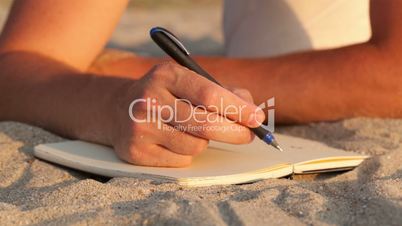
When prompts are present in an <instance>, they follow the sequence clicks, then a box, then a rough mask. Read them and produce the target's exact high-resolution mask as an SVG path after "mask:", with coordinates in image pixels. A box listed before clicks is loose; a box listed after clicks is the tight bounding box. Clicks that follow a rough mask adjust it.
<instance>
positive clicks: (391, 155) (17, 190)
mask: <svg viewBox="0 0 402 226" xmlns="http://www.w3.org/2000/svg"><path fill="white" fill-rule="evenodd" d="M279 131H280V132H281V133H285V134H290V135H294V136H298V137H304V138H309V139H314V140H320V141H322V142H324V143H326V144H328V145H330V146H334V147H337V148H343V149H345V150H349V151H355V152H359V153H365V154H370V155H371V156H372V158H371V159H369V160H366V161H365V162H364V163H363V164H362V165H361V166H359V167H358V168H356V169H355V170H352V171H349V172H345V173H328V174H320V175H305V176H301V175H296V176H294V177H293V178H282V179H270V180H263V181H260V182H256V183H252V184H244V185H231V186H213V187H205V188H187V187H182V186H179V185H176V184H173V183H167V182H165V181H158V180H151V179H149V178H146V177H144V176H139V177H136V178H112V179H110V178H103V177H98V176H94V175H89V174H87V173H82V172H78V171H75V170H71V169H67V168H64V167H60V166H57V165H54V164H50V163H47V162H44V161H41V160H38V159H35V158H34V157H33V156H32V151H33V147H34V146H35V145H37V144H40V143H46V142H57V141H61V140H63V139H62V138H60V137H58V136H56V135H53V134H51V133H49V132H46V131H44V130H42V129H39V128H35V127H32V126H28V125H25V124H21V123H15V122H1V123H0V222H1V225H14V224H15V225H28V224H29V225H44V224H46V225H60V224H74V225H86V224H110V225H116V224H144V225H146V224H156V225H200V224H202V225H267V224H270V225H305V224H313V225H322V224H326V225H401V223H402V164H401V163H402V147H401V134H402V120H380V119H366V118H356V119H350V120H345V121H340V122H335V123H318V124H310V125H303V126H292V127H281V128H279Z"/></svg>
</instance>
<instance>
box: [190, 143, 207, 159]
mask: <svg viewBox="0 0 402 226" xmlns="http://www.w3.org/2000/svg"><path fill="white" fill-rule="evenodd" d="M208 143H209V142H208V140H205V139H199V140H198V141H197V142H195V143H194V144H193V150H192V153H191V154H192V155H198V154H200V153H201V152H203V151H204V150H205V149H206V148H207V146H208Z"/></svg>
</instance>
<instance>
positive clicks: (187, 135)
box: [110, 63, 265, 167]
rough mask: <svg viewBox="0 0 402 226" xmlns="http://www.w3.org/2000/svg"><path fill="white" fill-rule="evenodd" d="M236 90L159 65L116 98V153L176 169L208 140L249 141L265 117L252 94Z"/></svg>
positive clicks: (114, 140)
mask: <svg viewBox="0 0 402 226" xmlns="http://www.w3.org/2000/svg"><path fill="white" fill-rule="evenodd" d="M232 91H233V93H232V92H230V91H228V90H226V89H224V88H222V87H220V86H218V85H216V84H215V83H213V82H211V81H209V80H207V79H205V78H203V77H201V76H200V75H197V74H196V73H194V72H192V71H190V70H187V69H185V68H183V67H181V66H178V65H175V64H172V63H165V64H161V65H158V66H155V67H154V68H153V69H152V70H151V71H150V72H148V73H147V74H146V75H145V76H144V77H142V78H141V79H140V80H139V81H137V82H135V83H131V84H128V85H127V86H126V87H125V88H124V89H123V90H121V91H120V92H118V94H117V95H118V97H117V98H116V101H117V105H118V107H117V108H116V111H115V112H116V115H115V116H113V117H112V118H110V120H112V121H114V122H115V123H114V128H113V133H111V134H113V138H112V139H111V140H112V142H113V145H114V148H115V151H116V152H117V154H118V155H119V156H120V158H122V159H123V160H125V161H128V162H130V163H133V164H137V165H147V166H169V167H178V166H186V165H189V164H190V163H191V159H192V156H194V155H197V154H199V153H200V152H201V151H202V150H204V149H205V148H206V146H207V144H208V140H217V141H222V142H227V143H233V144H241V143H248V142H250V141H251V140H252V139H253V134H252V133H251V131H250V130H249V129H248V128H247V127H257V126H259V125H260V124H261V123H262V122H263V121H264V118H265V115H264V113H263V112H262V110H260V109H259V108H257V106H255V105H254V104H253V103H252V98H251V95H250V93H249V92H248V91H246V90H240V89H234V90H232ZM234 93H236V94H237V95H235V94H234ZM178 99H181V101H180V100H178ZM136 100H137V102H138V103H136V104H132V105H131V107H132V108H130V104H131V103H133V101H136ZM138 100H139V101H138ZM151 100H154V101H155V102H151ZM195 106H198V107H195ZM204 107H205V108H204ZM168 108H169V109H171V111H169V110H168ZM161 109H163V110H161ZM129 110H131V111H130V113H131V114H132V116H133V117H134V119H135V120H133V119H130V117H129ZM152 112H155V114H152ZM225 116H226V117H227V118H225Z"/></svg>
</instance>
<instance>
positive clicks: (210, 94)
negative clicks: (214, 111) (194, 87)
mask: <svg viewBox="0 0 402 226" xmlns="http://www.w3.org/2000/svg"><path fill="white" fill-rule="evenodd" d="M199 96H200V100H201V102H202V103H201V104H202V105H204V106H211V105H214V104H215V103H216V101H217V100H218V98H219V94H218V91H217V89H216V88H215V87H211V86H209V87H206V88H204V89H201V90H200V93H199Z"/></svg>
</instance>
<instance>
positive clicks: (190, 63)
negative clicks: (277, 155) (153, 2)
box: [150, 27, 283, 151]
mask: <svg viewBox="0 0 402 226" xmlns="http://www.w3.org/2000/svg"><path fill="white" fill-rule="evenodd" d="M150 35H151V38H152V40H154V42H155V43H156V44H157V45H158V46H159V47H160V48H161V49H162V50H163V51H164V52H165V53H167V54H168V55H169V56H170V57H172V58H173V59H174V60H175V61H176V62H177V63H179V64H180V65H182V66H184V67H186V68H188V69H190V70H192V71H194V72H196V73H197V74H199V75H201V76H203V77H205V78H207V79H209V80H210V81H212V82H214V83H216V84H218V85H220V86H222V85H221V84H219V82H218V81H216V80H215V78H213V77H212V76H211V75H210V74H208V72H206V71H205V70H204V69H203V68H202V67H201V66H200V65H198V64H197V63H196V62H195V61H194V60H193V58H191V56H190V53H189V51H188V50H187V49H186V48H185V47H184V45H183V44H182V43H181V42H180V41H179V39H178V38H177V37H176V36H175V35H173V34H172V33H171V32H170V31H168V30H166V29H164V28H161V27H154V28H152V29H151V31H150ZM250 129H251V130H252V131H253V132H254V133H255V134H256V135H257V136H258V137H259V138H260V139H261V140H263V141H264V142H265V143H267V144H269V145H272V146H273V147H275V148H276V149H278V150H280V151H283V150H282V148H281V147H280V146H279V144H278V142H277V141H276V140H275V137H274V136H273V135H272V133H271V132H270V131H268V130H266V129H264V128H263V127H262V126H260V127H257V128H250Z"/></svg>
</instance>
